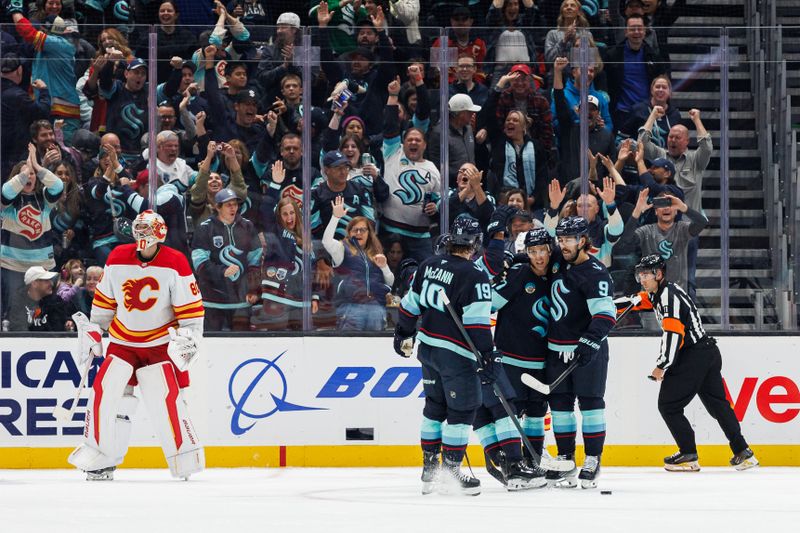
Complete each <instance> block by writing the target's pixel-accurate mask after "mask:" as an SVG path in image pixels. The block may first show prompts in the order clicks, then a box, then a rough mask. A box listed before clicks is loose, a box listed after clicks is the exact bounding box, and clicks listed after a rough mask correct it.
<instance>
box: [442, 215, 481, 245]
mask: <svg viewBox="0 0 800 533" xmlns="http://www.w3.org/2000/svg"><path fill="white" fill-rule="evenodd" d="M482 243H483V230H482V229H481V224H480V222H478V220H477V219H475V218H473V217H471V216H469V215H466V214H462V215H459V216H457V217H456V219H455V220H454V221H453V225H452V226H451V227H450V239H449V241H448V244H449V245H456V246H472V247H474V248H478V247H479V246H480V245H481V244H482Z"/></svg>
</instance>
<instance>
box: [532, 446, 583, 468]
mask: <svg viewBox="0 0 800 533" xmlns="http://www.w3.org/2000/svg"><path fill="white" fill-rule="evenodd" d="M559 457H561V456H559ZM539 466H541V467H542V468H544V469H545V470H555V471H558V472H569V471H570V470H572V469H574V468H575V461H572V460H563V459H554V458H553V456H552V455H550V452H548V451H547V448H542V459H541V461H540V463H539Z"/></svg>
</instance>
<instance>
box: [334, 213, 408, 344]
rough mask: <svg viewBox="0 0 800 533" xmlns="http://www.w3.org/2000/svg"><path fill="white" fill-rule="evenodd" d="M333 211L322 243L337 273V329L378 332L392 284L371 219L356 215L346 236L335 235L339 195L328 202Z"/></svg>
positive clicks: (389, 271)
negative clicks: (338, 237) (343, 237)
mask: <svg viewBox="0 0 800 533" xmlns="http://www.w3.org/2000/svg"><path fill="white" fill-rule="evenodd" d="M331 207H332V211H333V214H332V216H331V220H330V222H329V223H328V226H327V227H326V228H325V235H324V237H323V238H322V244H323V245H324V246H325V250H327V252H328V253H329V254H330V255H331V261H332V265H333V267H334V271H335V273H336V276H337V282H336V297H335V298H336V303H337V308H336V314H337V316H338V322H337V327H338V329H340V330H358V331H380V330H382V329H383V328H384V327H385V325H386V295H387V294H389V290H390V287H391V286H392V284H393V283H394V274H392V271H391V270H390V269H389V265H388V263H387V261H386V256H385V255H383V247H382V246H381V243H380V241H379V240H378V237H377V235H375V230H374V229H373V226H372V221H370V220H367V219H366V218H364V217H355V218H353V219H351V220H350V223H349V224H347V237H346V239H344V240H336V239H335V238H334V235H335V233H336V228H337V227H338V225H339V219H341V218H342V217H344V216H345V214H346V207H345V204H344V201H343V200H342V198H341V197H337V198H336V199H335V200H334V201H333V202H331Z"/></svg>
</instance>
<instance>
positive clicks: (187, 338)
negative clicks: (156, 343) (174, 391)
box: [167, 328, 198, 372]
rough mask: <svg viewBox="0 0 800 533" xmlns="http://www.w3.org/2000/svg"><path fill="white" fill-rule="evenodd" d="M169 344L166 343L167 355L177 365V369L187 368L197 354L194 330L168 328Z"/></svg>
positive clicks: (183, 369)
mask: <svg viewBox="0 0 800 533" xmlns="http://www.w3.org/2000/svg"><path fill="white" fill-rule="evenodd" d="M167 331H168V332H169V338H170V341H169V344H168V345H167V355H169V358H170V359H172V362H173V363H175V366H177V367H178V370H180V371H182V372H183V371H185V370H188V369H189V367H190V366H191V364H192V363H193V362H194V360H195V356H196V355H197V350H198V346H197V340H196V339H195V336H194V331H192V330H191V329H190V328H178V330H177V331H176V330H175V328H169V329H168V330H167Z"/></svg>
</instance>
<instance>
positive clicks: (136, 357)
mask: <svg viewBox="0 0 800 533" xmlns="http://www.w3.org/2000/svg"><path fill="white" fill-rule="evenodd" d="M106 355H107V356H108V355H113V356H114V357H118V358H120V359H122V360H123V361H125V362H126V363H128V364H129V365H131V366H132V367H133V376H131V379H130V381H129V382H128V385H130V386H132V387H135V386H136V385H138V381H137V379H136V370H138V369H140V368H142V367H144V366H150V365H155V364H158V363H163V362H165V361H166V362H168V363H169V364H170V365H172V368H173V370H175V376H177V378H178V387H180V388H182V389H185V388H186V387H188V386H189V373H188V372H181V371H180V370H178V367H176V366H175V363H173V362H172V359H170V357H169V355H168V354H167V345H166V344H161V345H159V346H150V347H147V348H140V347H136V348H134V347H132V346H123V345H122V344H116V343H114V342H112V343H111V344H109V345H108V350H107V351H106ZM103 364H105V363H103Z"/></svg>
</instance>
